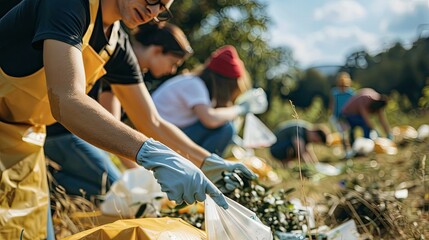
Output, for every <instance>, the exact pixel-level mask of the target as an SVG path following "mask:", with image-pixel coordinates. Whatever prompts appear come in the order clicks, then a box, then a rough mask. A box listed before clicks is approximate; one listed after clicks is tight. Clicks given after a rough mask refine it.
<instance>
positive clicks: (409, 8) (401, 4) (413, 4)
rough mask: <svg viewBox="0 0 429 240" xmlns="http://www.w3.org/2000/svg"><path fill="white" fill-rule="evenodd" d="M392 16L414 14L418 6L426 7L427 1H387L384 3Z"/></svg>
mask: <svg viewBox="0 0 429 240" xmlns="http://www.w3.org/2000/svg"><path fill="white" fill-rule="evenodd" d="M386 3H387V4H388V6H389V8H390V10H391V11H392V12H393V13H394V14H399V15H403V14H407V13H411V12H414V11H415V10H416V8H417V7H418V6H422V5H423V6H426V7H427V6H428V1H427V0H388V1H386Z"/></svg>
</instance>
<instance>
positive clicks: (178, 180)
mask: <svg viewBox="0 0 429 240" xmlns="http://www.w3.org/2000/svg"><path fill="white" fill-rule="evenodd" d="M136 160H137V163H138V164H140V165H142V166H143V167H145V168H146V169H149V170H152V171H153V172H154V177H155V178H156V179H157V181H158V183H159V184H160V185H161V190H162V191H163V192H165V193H167V196H168V198H169V199H170V200H174V201H176V203H177V204H182V202H183V201H185V202H186V203H187V204H192V203H194V202H195V201H199V202H202V201H204V200H205V199H206V194H208V195H210V197H212V198H213V200H214V201H215V202H216V203H217V204H218V205H219V206H221V207H223V208H225V209H227V208H228V204H227V202H226V201H225V198H224V196H223V194H222V193H221V192H220V191H219V189H217V188H216V186H215V185H214V184H213V183H212V182H210V180H209V179H208V178H207V177H206V176H205V175H204V173H203V172H202V171H201V170H200V169H198V168H197V167H196V166H195V165H193V164H192V163H191V162H190V161H189V160H187V159H185V158H184V157H182V156H180V155H179V154H178V153H176V152H174V151H173V150H171V149H170V148H168V147H167V146H165V145H164V144H162V143H160V142H158V141H155V140H153V139H151V138H150V139H148V140H147V141H146V142H145V143H144V144H143V145H142V147H141V148H140V150H139V152H138V153H137V158H136Z"/></svg>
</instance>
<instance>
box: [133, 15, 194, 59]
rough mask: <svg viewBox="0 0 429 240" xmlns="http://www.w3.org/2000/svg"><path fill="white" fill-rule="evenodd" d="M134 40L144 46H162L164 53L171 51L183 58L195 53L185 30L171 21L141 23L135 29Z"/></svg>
mask: <svg viewBox="0 0 429 240" xmlns="http://www.w3.org/2000/svg"><path fill="white" fill-rule="evenodd" d="M133 37H134V39H133V41H137V42H139V43H140V44H142V45H143V46H150V45H156V46H161V47H162V49H163V53H171V54H174V55H177V56H179V57H182V58H187V57H189V56H190V55H192V54H193V50H192V47H191V46H190V44H189V41H188V39H187V38H186V36H185V34H184V33H183V31H182V30H181V29H180V28H179V27H177V26H176V25H173V24H171V23H166V22H161V23H154V22H150V23H146V24H143V25H140V26H139V27H138V28H136V30H134V31H133Z"/></svg>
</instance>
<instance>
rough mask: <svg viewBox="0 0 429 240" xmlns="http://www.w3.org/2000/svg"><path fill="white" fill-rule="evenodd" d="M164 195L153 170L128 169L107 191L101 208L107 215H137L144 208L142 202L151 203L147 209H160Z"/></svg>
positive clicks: (155, 210) (154, 210)
mask: <svg viewBox="0 0 429 240" xmlns="http://www.w3.org/2000/svg"><path fill="white" fill-rule="evenodd" d="M164 197H165V194H164V193H163V192H162V191H161V186H160V185H159V184H158V182H157V181H156V179H155V177H154V176H153V173H152V172H151V171H149V170H146V169H144V168H133V169H127V170H126V171H125V172H124V173H123V175H122V177H121V179H119V180H118V181H116V182H115V183H113V185H112V187H111V188H110V190H109V191H108V192H107V193H106V196H105V199H104V201H103V203H102V204H101V206H100V209H101V212H102V213H103V214H105V215H112V216H120V217H136V214H137V213H138V211H139V210H142V209H141V206H142V204H149V206H150V207H149V208H146V209H145V210H146V211H148V210H151V211H153V212H157V211H159V210H160V208H161V202H160V200H161V199H162V198H164ZM141 214H142V213H141ZM139 215H140V214H139ZM152 215H155V214H152ZM145 216H147V215H145ZM152 217H154V216H152Z"/></svg>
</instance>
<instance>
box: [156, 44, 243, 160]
mask: <svg viewBox="0 0 429 240" xmlns="http://www.w3.org/2000/svg"><path fill="white" fill-rule="evenodd" d="M244 75H245V70H244V64H243V62H242V61H241V59H240V58H239V56H238V53H237V51H236V49H235V48H234V47H233V46H230V45H227V46H223V47H221V48H219V49H218V50H216V51H215V52H214V53H213V54H212V56H211V57H210V58H209V59H208V60H207V61H206V64H205V66H204V68H203V69H200V70H199V71H195V72H194V73H192V74H183V75H178V76H175V77H173V78H171V79H169V80H168V81H166V82H165V83H164V84H162V85H161V86H160V87H159V88H158V89H156V90H155V91H154V92H153V94H152V98H153V100H154V103H155V105H156V107H157V109H158V112H159V114H160V115H161V116H162V117H163V118H164V119H166V120H167V121H169V122H171V123H173V124H174V125H176V126H178V127H179V128H180V129H182V131H183V132H184V133H186V135H188V136H189V138H191V139H192V140H193V141H194V142H196V143H197V144H199V145H200V146H202V147H203V148H205V149H206V150H208V151H210V152H214V153H217V154H219V155H222V154H223V152H224V150H225V148H226V146H227V145H228V144H229V143H230V141H231V139H232V137H233V135H234V134H235V130H234V127H233V125H232V123H231V121H232V120H233V119H234V118H236V117H238V116H240V115H243V114H245V113H247V112H248V111H249V110H250V109H249V106H248V105H247V104H241V105H234V100H235V99H236V98H237V96H238V95H239V94H241V93H242V92H243V91H244V90H246V89H247V86H246V83H245V81H244V78H243V77H244Z"/></svg>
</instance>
